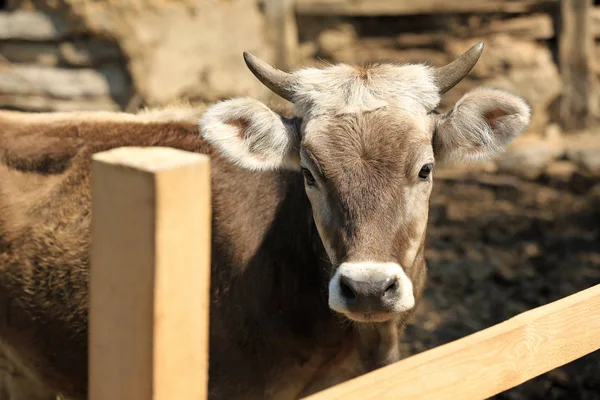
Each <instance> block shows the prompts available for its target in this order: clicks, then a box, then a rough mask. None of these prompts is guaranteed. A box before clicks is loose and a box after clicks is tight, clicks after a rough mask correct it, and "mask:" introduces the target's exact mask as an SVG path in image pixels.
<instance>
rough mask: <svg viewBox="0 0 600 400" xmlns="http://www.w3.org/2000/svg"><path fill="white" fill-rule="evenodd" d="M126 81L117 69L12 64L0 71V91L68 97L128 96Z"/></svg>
mask: <svg viewBox="0 0 600 400" xmlns="http://www.w3.org/2000/svg"><path fill="white" fill-rule="evenodd" d="M128 86H129V84H128V82H127V77H126V76H125V74H124V72H123V71H122V70H121V69H119V68H114V67H108V68H99V69H97V70H93V69H83V68H82V69H62V68H51V67H39V66H34V65H15V66H13V67H12V68H10V69H2V70H0V93H2V94H5V95H6V94H20V95H46V96H50V97H55V98H63V99H70V98H76V97H83V98H90V97H101V96H112V97H115V98H125V97H127V96H128Z"/></svg>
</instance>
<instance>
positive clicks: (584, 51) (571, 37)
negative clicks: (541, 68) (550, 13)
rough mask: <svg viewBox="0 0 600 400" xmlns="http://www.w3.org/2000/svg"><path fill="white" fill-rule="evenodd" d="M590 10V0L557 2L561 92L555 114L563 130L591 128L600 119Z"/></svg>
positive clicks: (592, 19) (591, 6) (591, 4)
mask: <svg viewBox="0 0 600 400" xmlns="http://www.w3.org/2000/svg"><path fill="white" fill-rule="evenodd" d="M594 10H595V7H594V3H593V1H592V0H563V1H562V2H561V12H560V15H561V19H560V27H561V28H560V32H559V41H558V50H559V51H558V55H559V57H558V58H559V67H560V73H561V78H562V81H563V90H562V98H561V102H560V110H559V114H560V121H561V123H562V125H563V127H564V128H565V129H567V130H578V129H585V128H589V127H592V126H595V125H596V124H597V121H598V118H600V103H599V92H598V78H597V77H596V70H597V68H596V54H595V48H594V42H595V39H594V36H595V32H594V30H595V29H594V21H595V20H596V19H595V12H594Z"/></svg>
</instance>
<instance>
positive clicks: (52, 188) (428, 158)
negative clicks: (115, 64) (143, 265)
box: [0, 45, 530, 400]
mask: <svg viewBox="0 0 600 400" xmlns="http://www.w3.org/2000/svg"><path fill="white" fill-rule="evenodd" d="M481 50H482V46H481V45H477V46H474V47H473V48H472V49H471V50H469V51H468V52H466V53H465V54H464V55H463V56H461V57H460V58H459V59H457V60H456V61H455V62H453V63H451V64H449V65H448V66H446V67H443V68H439V69H433V68H431V67H428V66H424V65H406V66H397V65H376V66H370V67H352V66H344V65H342V66H331V67H327V68H324V69H322V70H319V69H305V70H300V71H298V72H297V73H294V74H288V73H284V72H282V71H279V70H276V69H274V68H272V67H270V66H268V65H267V64H264V63H263V62H261V61H260V60H258V59H255V58H253V57H252V56H250V55H246V62H247V64H248V66H249V68H250V69H251V70H252V72H253V73H254V74H255V75H256V76H257V77H258V78H259V79H260V80H261V81H262V82H263V83H264V84H265V85H266V86H268V87H269V88H270V89H271V90H273V91H274V92H276V93H278V94H279V95H281V96H282V97H284V98H286V99H288V100H290V101H292V102H293V103H294V104H295V117H294V118H293V119H287V118H283V117H282V116H280V115H278V114H276V113H275V112H274V111H273V110H271V109H269V108H268V107H267V106H266V105H264V104H262V103H260V102H258V101H256V100H254V99H248V98H239V99H232V100H228V101H225V102H221V103H218V104H216V105H213V106H211V107H210V108H209V109H208V110H207V111H206V112H204V113H202V115H200V113H198V112H196V111H194V110H193V109H192V108H186V107H180V108H172V109H166V110H163V111H149V112H143V113H141V114H139V115H130V114H118V113H88V114H86V113H83V114H68V113H67V114H41V115H27V114H20V113H14V112H2V113H0V345H1V346H2V349H3V350H4V352H5V353H6V354H7V355H8V357H9V358H10V360H11V363H13V364H14V365H17V366H18V367H19V368H20V369H21V370H22V371H23V372H24V373H25V375H26V377H27V378H26V379H30V380H31V381H32V382H36V385H37V386H38V387H40V390H41V391H42V392H47V393H50V394H51V393H53V392H60V393H62V394H64V395H65V396H66V397H68V398H72V399H84V398H85V397H86V395H87V312H88V308H87V304H88V294H87V284H88V274H89V249H90V217H91V215H90V213H91V211H90V210H91V199H90V180H91V174H90V166H91V156H92V154H93V153H95V152H99V151H103V150H108V149H112V148H115V147H122V146H142V147H143V146H166V147H174V148H178V149H182V150H187V151H191V152H199V153H205V154H208V155H210V156H211V170H212V189H213V192H212V206H213V212H212V214H213V223H212V230H213V237H212V280H211V285H212V288H211V300H212V301H211V321H210V324H211V328H210V329H211V331H210V341H211V343H210V392H211V398H213V399H237V398H243V399H283V400H287V399H295V398H298V397H299V396H302V395H306V394H309V393H312V392H314V391H316V390H320V389H323V388H325V387H327V386H330V385H331V384H335V383H339V382H342V381H344V380H347V379H349V378H351V377H354V376H357V375H359V374H361V373H364V372H366V371H370V370H373V369H375V368H378V367H380V366H383V365H387V364H390V363H392V362H395V361H397V360H398V359H399V358H400V354H399V351H398V348H399V341H400V336H401V333H402V330H403V327H404V325H405V324H406V321H407V319H408V318H409V316H410V315H411V313H412V312H413V310H414V307H415V305H416V304H417V303H418V301H419V298H420V297H421V294H422V291H423V287H424V283H425V277H426V264H425V259H424V255H423V254H424V242H425V232H426V225H427V215H428V205H429V195H430V193H431V185H432V175H431V173H432V170H433V164H434V158H435V159H452V158H463V159H480V158H484V157H489V156H491V155H493V154H495V153H497V152H498V151H501V150H502V149H503V148H504V147H505V146H506V145H507V144H508V143H509V142H510V141H511V140H512V139H513V138H514V137H516V136H517V135H519V134H520V133H521V132H522V131H523V130H524V129H525V128H526V127H527V125H528V124H529V121H530V110H529V107H528V106H527V104H526V103H525V102H524V101H523V100H521V99H520V98H518V97H516V96H513V95H511V94H508V93H505V92H500V91H497V90H475V91H473V92H471V93H468V94H466V95H465V96H464V97H463V98H462V99H461V100H460V101H459V102H458V103H457V104H456V106H455V107H454V109H453V110H451V111H450V112H449V113H447V114H444V115H439V114H437V113H436V112H435V108H436V107H437V105H438V104H439V101H440V99H441V94H443V93H444V92H445V91H447V90H449V89H450V88H451V87H452V86H454V85H455V84H456V83H457V82H458V81H460V79H462V77H464V75H466V73H467V72H468V71H469V70H470V69H471V68H472V67H473V65H474V64H475V62H476V61H477V59H478V58H479V55H480V53H481ZM32 385H33V383H32V384H31V385H29V386H28V387H32ZM21 386H23V385H21ZM25 386H27V385H25ZM30 397H31V396H30ZM32 400H34V399H32ZM36 400H37V399H36ZM39 400H42V397H40V399H39Z"/></svg>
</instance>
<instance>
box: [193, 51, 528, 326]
mask: <svg viewBox="0 0 600 400" xmlns="http://www.w3.org/2000/svg"><path fill="white" fill-rule="evenodd" d="M482 50H483V44H482V43H479V44H477V45H475V46H473V47H472V48H471V49H469V50H468V51H467V52H465V53H464V54H463V55H462V56H461V57H459V58H458V59H457V60H455V61H453V62H452V63H450V64H448V65H446V66H444V67H441V68H433V67H430V66H426V65H420V64H416V65H409V64H407V65H393V64H380V65H373V66H368V67H355V66H348V65H334V66H328V67H325V68H322V69H317V68H306V69H301V70H298V71H296V72H294V73H286V72H283V71H280V70H278V69H275V68H273V67H272V66H270V65H268V64H266V63H264V62H263V61H261V60H259V59H258V58H256V57H254V56H252V55H250V54H247V53H245V54H244V58H245V60H246V63H247V65H248V67H249V68H250V70H251V71H252V72H253V73H254V75H255V76H256V77H257V78H258V79H259V80H260V81H261V82H262V83H263V84H264V85H266V86H267V87H268V88H269V89H270V90H272V91H273V92H275V93H276V94H278V95H280V96H281V97H283V98H285V99H287V100H289V101H290V102H292V103H293V104H294V105H295V112H296V118H293V119H291V120H289V119H286V118H283V117H281V116H280V115H278V114H276V113H275V112H273V111H272V110H271V109H269V108H268V107H267V106H265V105H264V104H262V103H260V102H258V101H257V100H254V99H249V98H238V99H233V100H228V101H224V102H221V103H218V104H216V105H214V106H212V107H211V108H210V109H208V110H207V112H206V113H205V115H204V116H203V118H202V120H201V131H202V134H203V135H204V137H205V138H206V139H207V140H208V141H209V142H211V143H212V144H213V145H214V146H216V147H217V148H219V149H220V151H221V152H222V153H224V154H225V155H226V156H228V157H229V158H230V159H231V160H232V161H233V162H235V163H236V164H238V165H239V166H241V167H244V168H248V169H252V170H256V171H261V170H263V171H264V170H273V169H293V170H298V171H301V172H302V174H304V178H305V190H306V193H307V195H308V198H309V200H310V203H311V205H312V210H313V216H314V220H315V224H316V226H317V229H318V231H319V234H320V236H321V239H322V241H323V244H324V246H325V249H326V250H327V253H328V255H329V258H330V260H331V262H332V264H333V265H334V266H335V270H334V271H332V278H331V281H330V283H329V305H330V307H331V308H332V309H333V310H336V311H338V312H340V313H343V314H345V315H346V316H347V317H349V318H350V319H352V320H354V321H370V322H375V321H385V320H388V319H391V318H393V317H394V316H395V315H398V314H401V313H403V312H406V311H408V310H410V309H411V308H413V307H414V304H415V296H414V294H413V284H412V280H413V278H414V277H416V276H418V275H419V274H420V273H423V272H424V271H420V270H421V269H423V268H424V259H423V243H424V238H425V230H426V225H427V216H428V208H429V196H430V193H431V187H432V178H433V170H434V164H435V162H436V161H437V160H449V159H463V160H481V159H485V158H489V157H490V156H493V155H494V154H496V153H498V152H499V151H502V150H503V149H504V148H505V146H506V145H507V144H508V143H509V142H510V141H511V140H512V139H513V138H515V137H516V136H517V135H519V134H521V133H522V132H523V131H524V130H525V129H526V127H527V126H528V124H529V121H530V108H529V106H528V105H527V104H526V103H525V102H524V101H523V100H522V99H520V98H518V97H516V96H514V95H512V94H509V93H506V92H503V91H499V90H492V89H477V90H474V91H472V92H469V93H467V94H465V95H464V96H463V97H462V98H461V99H460V100H459V101H458V102H457V103H456V105H455V106H454V108H453V109H452V110H451V111H450V112H448V113H446V114H443V115H440V114H438V113H437V112H436V111H435V109H436V107H437V106H438V104H439V102H440V98H441V95H442V94H443V93H445V92H446V91H448V90H449V89H451V88H452V87H453V86H455V85H456V84H457V83H458V82H460V81H461V79H463V78H464V77H465V75H466V74H467V73H468V72H469V71H470V70H471V69H472V68H473V66H474V65H475V63H476V62H477V60H478V59H479V57H480V55H481V52H482Z"/></svg>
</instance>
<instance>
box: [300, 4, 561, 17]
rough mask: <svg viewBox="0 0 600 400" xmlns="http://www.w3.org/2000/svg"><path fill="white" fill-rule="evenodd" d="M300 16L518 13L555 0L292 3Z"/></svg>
mask: <svg viewBox="0 0 600 400" xmlns="http://www.w3.org/2000/svg"><path fill="white" fill-rule="evenodd" d="M296 3H297V5H296V11H297V12H298V13H299V14H303V15H356V16H358V15H413V14H442V13H477V12H498V13H522V12H528V11H532V10H535V9H536V8H539V7H540V6H542V5H548V4H558V0H519V1H514V0H513V1H510V0H461V1H447V0H418V1H417V0H415V1H412V0H403V1H399V0H396V1H392V0H296Z"/></svg>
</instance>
